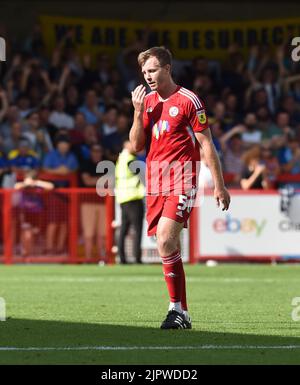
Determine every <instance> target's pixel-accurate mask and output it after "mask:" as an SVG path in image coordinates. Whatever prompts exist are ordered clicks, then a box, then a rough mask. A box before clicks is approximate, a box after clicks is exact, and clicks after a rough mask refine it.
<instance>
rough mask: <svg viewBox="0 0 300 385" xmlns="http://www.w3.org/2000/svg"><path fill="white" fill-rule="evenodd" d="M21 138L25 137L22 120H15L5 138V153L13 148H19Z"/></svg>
mask: <svg viewBox="0 0 300 385" xmlns="http://www.w3.org/2000/svg"><path fill="white" fill-rule="evenodd" d="M21 138H23V135H22V125H21V123H20V122H14V123H13V124H12V126H11V131H10V133H9V134H8V136H7V137H6V138H5V139H4V143H3V148H4V151H5V153H6V154H8V153H9V152H10V151H11V150H14V149H15V148H17V147H18V144H19V142H20V140H21Z"/></svg>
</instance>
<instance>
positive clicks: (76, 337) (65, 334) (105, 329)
mask: <svg viewBox="0 0 300 385" xmlns="http://www.w3.org/2000/svg"><path fill="white" fill-rule="evenodd" d="M290 326H291V325H290ZM286 329H289V330H290V328H289V327H287V328H286ZM298 330H299V331H300V328H298ZM202 345H218V346H219V345H222V346H224V345H226V346H233V345H238V346H241V345H243V346H246V345H248V346H249V345H250V346H291V345H297V346H298V348H297V349H242V350H240V349H228V348H226V349H204V350H203V349H196V350H172V349H164V350H123V351H95V350H87V351H76V350H72V351H33V352H28V351H18V352H16V351H10V352H8V351H0V364H15V363H17V364H47V363H49V364H50V363H51V364H73V363H76V364H78V363H83V364H96V363H97V364H150V363H151V364H230V363H237V364H240V363H243V364H248V363H249V364H250V363H254V364H264V363H268V364H272V363H277V364H280V363H285V364H289V363H291V364H296V363H298V364H299V363H300V333H299V337H282V336H270V335H257V334H238V333H237V334H235V333H227V332H224V333H222V332H219V333H218V332H207V331H199V330H170V331H166V330H160V329H158V328H152V327H137V326H127V325H113V324H112V325H108V324H100V323H99V324H90V323H72V322H60V321H47V320H45V321H43V320H28V319H27V320H26V319H8V320H7V321H6V322H1V323H0V347H18V348H28V347H80V346H202Z"/></svg>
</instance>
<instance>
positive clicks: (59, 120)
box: [48, 96, 74, 130]
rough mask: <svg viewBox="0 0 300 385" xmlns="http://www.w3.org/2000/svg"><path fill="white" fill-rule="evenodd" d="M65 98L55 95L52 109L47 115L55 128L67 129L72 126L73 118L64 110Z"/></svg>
mask: <svg viewBox="0 0 300 385" xmlns="http://www.w3.org/2000/svg"><path fill="white" fill-rule="evenodd" d="M65 105H66V103H65V98H64V97H63V96H57V97H56V99H55V100H54V106H53V111H52V112H51V113H50V116H49V121H48V122H49V123H50V124H52V125H53V126H54V127H56V128H67V129H69V130H71V129H73V128H74V119H73V117H72V116H70V115H69V114H67V113H66V112H65Z"/></svg>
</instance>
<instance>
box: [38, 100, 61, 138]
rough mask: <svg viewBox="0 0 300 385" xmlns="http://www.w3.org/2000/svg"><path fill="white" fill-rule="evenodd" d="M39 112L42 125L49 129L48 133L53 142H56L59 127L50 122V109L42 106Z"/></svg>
mask: <svg viewBox="0 0 300 385" xmlns="http://www.w3.org/2000/svg"><path fill="white" fill-rule="evenodd" d="M38 114H39V119H40V127H41V128H43V129H45V130H47V132H48V134H49V135H50V138H51V142H52V143H54V139H55V136H56V134H57V132H58V131H59V129H58V128H57V127H55V126H54V125H53V124H51V123H49V117H50V109H49V108H48V107H46V106H42V107H41V108H40V109H39V110H38Z"/></svg>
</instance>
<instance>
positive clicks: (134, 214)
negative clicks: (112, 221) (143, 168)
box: [115, 140, 145, 263]
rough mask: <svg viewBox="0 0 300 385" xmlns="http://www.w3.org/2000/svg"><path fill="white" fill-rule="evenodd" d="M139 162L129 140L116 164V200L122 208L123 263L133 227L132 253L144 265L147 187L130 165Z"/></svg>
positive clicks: (120, 250) (121, 245) (120, 245)
mask: <svg viewBox="0 0 300 385" xmlns="http://www.w3.org/2000/svg"><path fill="white" fill-rule="evenodd" d="M135 160H137V157H136V155H135V153H134V151H133V148H132V146H131V143H130V141H129V140H127V141H125V142H124V144H123V151H122V152H121V154H120V155H119V158H118V160H117V163H116V170H115V172H116V174H115V175H116V188H115V194H116V200H117V202H118V203H119V204H120V206H121V228H120V234H119V240H118V251H119V256H120V262H121V263H127V261H126V255H125V238H126V235H127V233H128V230H129V228H130V226H132V227H133V239H132V243H133V245H132V246H133V247H132V253H133V257H134V258H135V261H136V263H142V250H141V241H142V230H143V220H144V202H143V199H144V196H145V187H144V185H143V184H142V182H141V180H140V177H139V175H136V174H135V173H134V172H133V171H134V170H133V171H131V169H130V164H131V163H132V162H133V161H135Z"/></svg>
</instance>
